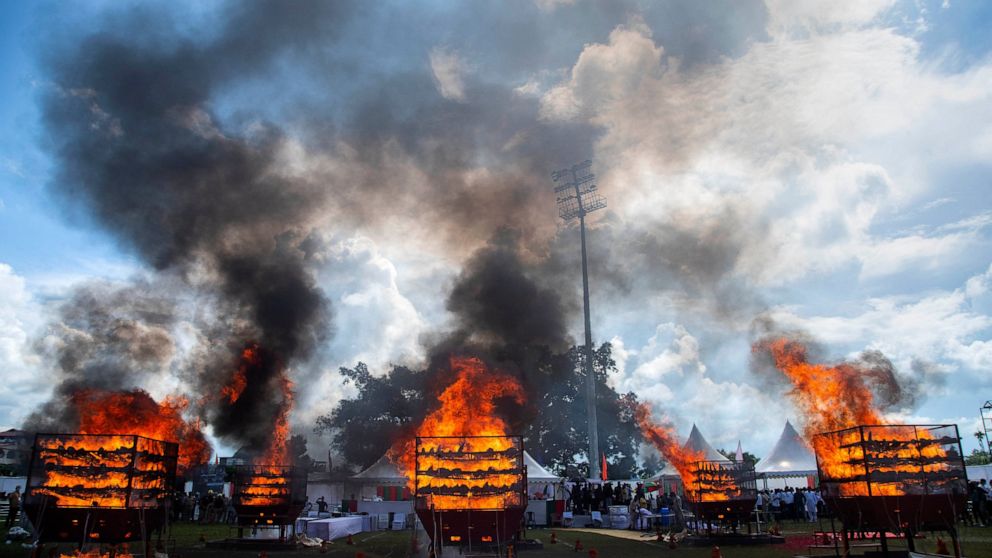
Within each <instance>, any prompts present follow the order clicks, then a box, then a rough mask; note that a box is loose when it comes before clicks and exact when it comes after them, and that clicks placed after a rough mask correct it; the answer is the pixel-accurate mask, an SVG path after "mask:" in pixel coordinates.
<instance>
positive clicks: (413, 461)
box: [388, 356, 527, 544]
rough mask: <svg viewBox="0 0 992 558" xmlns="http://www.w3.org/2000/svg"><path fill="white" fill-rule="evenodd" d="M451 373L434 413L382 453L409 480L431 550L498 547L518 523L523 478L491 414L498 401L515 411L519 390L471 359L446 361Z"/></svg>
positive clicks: (514, 442)
mask: <svg viewBox="0 0 992 558" xmlns="http://www.w3.org/2000/svg"><path fill="white" fill-rule="evenodd" d="M450 367H451V372H452V373H453V374H454V376H453V378H454V379H453V380H452V382H451V383H450V384H449V385H448V386H447V387H445V388H444V390H443V391H442V392H441V394H440V395H439V396H438V402H439V405H438V407H437V408H435V409H434V410H433V411H432V412H430V413H429V414H428V415H427V416H426V417H424V419H423V421H421V423H420V424H419V425H418V426H417V428H416V429H415V433H414V436H413V437H411V438H407V439H403V440H400V441H398V442H397V443H396V444H394V445H393V447H392V448H391V449H390V450H389V453H388V455H389V458H390V459H391V460H392V461H393V462H394V463H396V465H397V466H398V467H399V468H400V470H401V471H404V472H405V473H406V477H407V478H408V479H410V488H411V490H414V491H415V493H416V509H417V514H418V517H420V520H421V522H422V523H424V526H425V528H426V529H427V532H428V533H429V534H430V536H431V539H432V540H434V541H435V542H436V543H437V544H443V543H452V542H453V543H459V544H460V543H468V544H471V543H473V542H474V543H491V542H499V541H504V542H505V541H507V540H509V539H510V538H511V537H512V535H513V533H515V532H516V529H517V526H518V525H519V524H520V519H521V517H523V510H524V508H525V507H526V505H527V496H526V494H527V478H526V469H525V468H524V464H523V444H522V441H521V438H520V437H519V436H508V435H507V434H508V432H507V430H508V426H507V423H506V422H505V421H504V420H503V418H501V417H500V415H499V412H498V410H497V409H498V403H499V400H501V399H509V400H511V401H512V402H513V403H514V404H516V405H522V404H523V403H524V402H525V396H524V391H523V388H522V387H521V385H520V383H519V382H518V381H517V380H516V379H514V378H512V377H510V376H506V375H504V374H501V373H498V372H494V371H490V370H489V369H488V368H487V367H486V365H485V364H484V363H483V362H482V360H481V359H479V358H476V357H465V356H459V357H451V359H450ZM435 513H437V514H438V515H436V516H435ZM442 540H443V542H442Z"/></svg>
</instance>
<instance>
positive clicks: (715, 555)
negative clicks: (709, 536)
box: [710, 546, 723, 558]
mask: <svg viewBox="0 0 992 558" xmlns="http://www.w3.org/2000/svg"><path fill="white" fill-rule="evenodd" d="M710 558H723V554H720V547H719V546H714V547H713V550H712V551H710Z"/></svg>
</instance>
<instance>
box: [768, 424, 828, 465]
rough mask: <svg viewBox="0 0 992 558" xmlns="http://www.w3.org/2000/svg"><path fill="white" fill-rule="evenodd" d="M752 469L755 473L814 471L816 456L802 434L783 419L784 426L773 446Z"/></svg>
mask: <svg viewBox="0 0 992 558" xmlns="http://www.w3.org/2000/svg"><path fill="white" fill-rule="evenodd" d="M754 469H755V472H756V473H786V472H800V471H802V472H810V471H816V457H814V456H813V451H812V450H810V448H809V446H808V445H806V442H805V440H803V438H802V436H800V435H799V433H798V432H796V429H795V428H793V427H792V423H791V422H789V421H785V428H784V429H782V435H781V436H779V438H778V441H777V442H775V447H773V448H772V451H771V453H769V454H768V457H766V458H764V459H762V460H761V461H759V462H758V465H757V467H755V468H754Z"/></svg>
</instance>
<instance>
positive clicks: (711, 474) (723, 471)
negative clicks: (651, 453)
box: [635, 403, 754, 502]
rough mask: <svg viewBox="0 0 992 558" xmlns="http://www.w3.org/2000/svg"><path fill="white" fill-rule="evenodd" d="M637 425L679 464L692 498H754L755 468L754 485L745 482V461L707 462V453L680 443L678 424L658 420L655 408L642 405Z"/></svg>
mask: <svg viewBox="0 0 992 558" xmlns="http://www.w3.org/2000/svg"><path fill="white" fill-rule="evenodd" d="M635 419H636V420H637V424H638V426H639V427H640V429H641V432H642V433H643V434H644V437H645V438H647V440H648V441H649V442H651V444H652V445H653V446H654V447H655V448H656V449H657V450H658V451H659V452H660V453H661V454H662V455H663V456H664V457H665V459H666V460H668V462H669V463H671V464H672V467H675V470H676V471H678V473H679V478H681V479H682V485H683V486H684V487H685V490H686V492H687V493H688V494H689V496H690V499H691V500H693V501H699V502H710V501H713V502H717V501H725V500H731V499H736V498H754V486H753V484H754V483H753V476H754V471H753V468H751V473H750V480H751V482H750V486H747V484H748V483H747V482H744V481H745V480H746V477H747V471H745V470H744V469H745V468H746V467H745V466H744V464H740V466H737V467H733V466H731V467H727V466H724V465H721V464H720V463H717V462H713V461H707V460H706V456H705V454H703V453H702V452H698V451H695V450H693V449H691V448H688V447H684V446H682V445H680V444H679V441H678V436H677V435H676V433H675V427H674V426H672V425H671V424H668V423H667V422H666V423H658V422H656V421H655V420H654V419H653V418H652V417H651V407H650V406H648V405H647V404H646V403H641V404H640V405H638V407H637V410H636V411H635Z"/></svg>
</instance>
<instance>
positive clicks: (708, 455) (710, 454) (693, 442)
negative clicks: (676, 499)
mask: <svg viewBox="0 0 992 558" xmlns="http://www.w3.org/2000/svg"><path fill="white" fill-rule="evenodd" d="M682 448H683V449H691V450H693V451H695V452H698V453H701V454H703V459H705V460H706V461H721V462H724V463H731V461H730V460H729V459H727V458H726V457H724V455H723V454H721V453H720V452H718V451H716V450H715V449H713V446H711V445H710V443H709V442H707V441H706V438H703V434H702V433H701V432H700V431H699V428H697V427H696V424H695V423H693V425H692V431H691V432H689V438H688V439H687V440H686V441H685V443H684V444H682ZM678 476H679V472H678V471H677V470H676V469H675V467H673V466H672V464H671V463H665V466H664V467H662V469H661V471H660V472H659V473H658V474H657V475H655V476H654V477H652V479H660V478H661V477H678Z"/></svg>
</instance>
